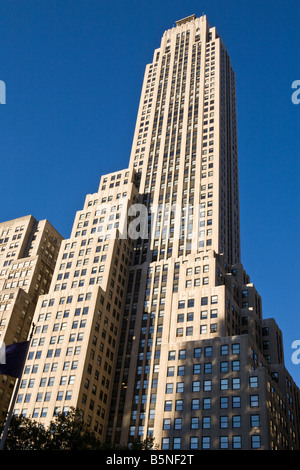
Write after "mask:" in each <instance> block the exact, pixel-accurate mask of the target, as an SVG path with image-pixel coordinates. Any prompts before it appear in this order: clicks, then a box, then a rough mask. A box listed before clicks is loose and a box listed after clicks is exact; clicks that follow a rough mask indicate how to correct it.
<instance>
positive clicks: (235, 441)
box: [232, 436, 242, 449]
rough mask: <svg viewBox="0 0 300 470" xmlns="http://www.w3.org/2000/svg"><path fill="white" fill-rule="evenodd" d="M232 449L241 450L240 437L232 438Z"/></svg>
mask: <svg viewBox="0 0 300 470" xmlns="http://www.w3.org/2000/svg"><path fill="white" fill-rule="evenodd" d="M232 448H233V449H241V448H242V436H232Z"/></svg>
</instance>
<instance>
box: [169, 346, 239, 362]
mask: <svg viewBox="0 0 300 470" xmlns="http://www.w3.org/2000/svg"><path fill="white" fill-rule="evenodd" d="M229 350H230V347H229V344H221V345H220V355H221V356H226V355H228V354H229ZM202 352H203V353H204V354H203V356H204V357H212V355H213V347H212V346H205V347H204V348H201V347H196V348H194V350H193V356H194V357H195V358H200V357H202ZM231 352H232V354H239V353H240V343H232V345H231ZM168 359H169V361H172V360H175V359H176V351H174V350H171V351H169V355H168ZM178 359H186V349H180V350H179V351H178Z"/></svg>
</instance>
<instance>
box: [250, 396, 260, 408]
mask: <svg viewBox="0 0 300 470" xmlns="http://www.w3.org/2000/svg"><path fill="white" fill-rule="evenodd" d="M258 404H259V403H258V395H250V406H251V407H252V408H253V407H255V406H258Z"/></svg>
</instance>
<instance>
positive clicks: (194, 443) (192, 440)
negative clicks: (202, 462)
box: [190, 437, 198, 449]
mask: <svg viewBox="0 0 300 470" xmlns="http://www.w3.org/2000/svg"><path fill="white" fill-rule="evenodd" d="M190 449H198V437H191V438H190Z"/></svg>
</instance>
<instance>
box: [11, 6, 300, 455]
mask: <svg viewBox="0 0 300 470" xmlns="http://www.w3.org/2000/svg"><path fill="white" fill-rule="evenodd" d="M137 203H138V204H139V206H136V204H137ZM143 208H144V209H145V210H143ZM128 214H129V215H130V214H132V215H131V217H132V219H131V218H130V217H128ZM138 214H139V215H138ZM135 216H136V218H135ZM137 219H138V222H139V224H137V223H134V222H135V221H136V220H137ZM134 229H136V230H134ZM137 231H139V232H138V234H139V237H137V236H136V235H137ZM127 235H128V236H127ZM34 323H35V324H36V328H35V331H34V335H33V338H32V342H31V347H30V350H29V357H28V359H27V362H26V365H25V370H24V375H23V378H22V383H21V388H20V393H19V397H18V400H17V404H16V407H15V413H16V414H20V413H22V414H24V415H26V416H31V417H33V418H34V419H36V420H38V421H40V422H41V423H44V424H47V423H49V421H50V420H52V419H53V416H54V415H55V414H56V413H57V412H58V411H63V412H67V411H68V410H69V409H70V407H71V406H74V407H78V408H80V409H81V411H82V415H83V418H84V420H85V421H86V422H88V423H89V425H90V426H91V428H92V429H93V430H94V431H95V432H96V434H97V435H98V437H99V438H100V439H101V440H102V441H103V442H104V441H107V442H110V443H114V444H122V445H123V444H124V445H128V444H130V443H131V442H132V441H133V440H135V439H145V438H146V437H147V436H153V438H154V443H155V445H157V446H158V448H160V449H226V448H229V449H299V416H300V415H299V405H300V402H299V389H298V388H297V386H296V384H295V383H294V381H293V379H292V377H291V376H290V375H289V373H288V371H287V370H286V368H285V366H284V355H283V343H282V334H281V331H280V329H279V328H278V326H277V324H276V322H275V321H274V320H273V319H264V318H263V315H262V305H261V298H260V296H259V293H258V292H257V290H256V289H255V286H254V284H253V283H251V281H250V277H249V275H248V274H247V273H246V271H245V270H244V268H243V266H242V264H241V246H240V216H239V187H238V145H237V118H236V96H235V75H234V71H233V69H232V66H231V62H230V57H229V55H228V53H227V51H226V48H225V46H224V44H223V42H222V40H221V38H220V37H219V35H218V33H217V31H216V28H214V27H210V25H209V23H208V21H207V18H206V16H202V17H200V18H196V16H195V15H192V16H189V17H187V18H184V19H182V20H180V21H177V22H176V26H175V27H173V28H172V29H170V30H167V31H166V32H165V33H164V35H163V37H162V40H161V44H160V47H159V48H158V49H156V50H155V51H154V55H153V61H152V62H151V63H150V64H148V65H147V66H146V71H145V76H144V82H143V86H142V92H141V99H140V105H139V110H138V115H137V122H136V128H135V133H134V138H133V144H132V151H131V156H130V161H129V168H128V169H126V170H122V171H120V172H115V173H111V174H109V175H105V176H103V177H102V178H101V181H100V185H99V190H98V193H96V194H94V195H88V196H87V197H86V201H85V204H84V208H83V210H82V211H79V212H78V213H77V214H76V217H75V220H74V225H73V229H72V233H71V236H70V238H69V239H68V240H65V241H64V242H63V243H62V245H61V248H60V252H59V255H58V261H57V264H56V267H55V271H54V275H53V279H52V282H51V286H50V289H49V292H48V294H45V295H42V296H40V297H39V300H38V304H37V308H36V311H35V315H34Z"/></svg>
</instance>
